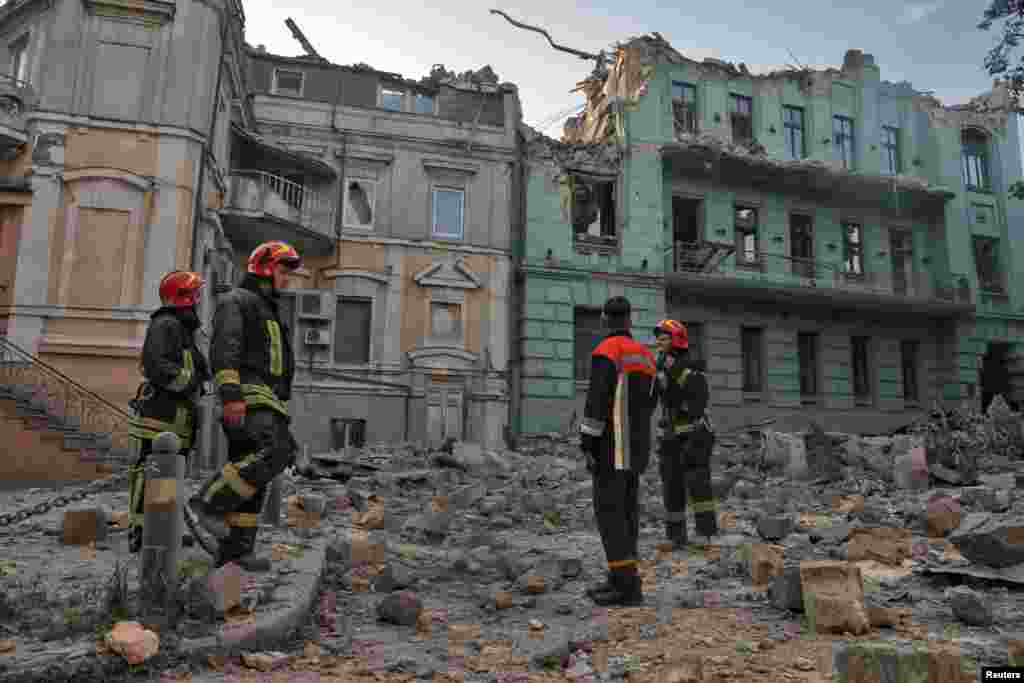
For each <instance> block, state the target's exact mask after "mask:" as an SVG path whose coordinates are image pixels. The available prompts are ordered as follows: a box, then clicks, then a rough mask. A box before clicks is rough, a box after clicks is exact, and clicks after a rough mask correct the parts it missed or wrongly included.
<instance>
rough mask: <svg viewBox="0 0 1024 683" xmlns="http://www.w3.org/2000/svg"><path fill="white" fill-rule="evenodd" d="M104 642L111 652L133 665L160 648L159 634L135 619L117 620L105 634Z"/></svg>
mask: <svg viewBox="0 0 1024 683" xmlns="http://www.w3.org/2000/svg"><path fill="white" fill-rule="evenodd" d="M105 643H106V646H107V648H109V649H110V650H111V651H112V652H114V653H116V654H119V655H121V656H122V657H124V658H125V660H126V661H127V662H128V664H130V665H132V666H135V665H136V664H141V663H142V662H144V661H146V660H147V659H149V658H150V657H152V656H153V655H155V654H156V653H157V651H158V650H159V649H160V636H158V635H157V634H156V633H154V632H153V631H150V630H149V629H145V628H143V627H142V624H140V623H139V622H137V621H119V622H118V623H116V624H115V625H114V628H113V629H111V631H110V633H108V634H107V635H106V638H105Z"/></svg>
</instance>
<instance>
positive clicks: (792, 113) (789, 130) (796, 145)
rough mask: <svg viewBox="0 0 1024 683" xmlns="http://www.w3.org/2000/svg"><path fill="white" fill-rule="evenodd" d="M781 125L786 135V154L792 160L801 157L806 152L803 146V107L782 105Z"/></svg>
mask: <svg viewBox="0 0 1024 683" xmlns="http://www.w3.org/2000/svg"><path fill="white" fill-rule="evenodd" d="M782 127H783V132H784V133H785V136H786V154H787V155H788V156H789V158H790V159H793V160H797V159H803V158H804V156H805V155H806V154H807V151H806V149H805V147H804V110H803V108H802V107H783V108H782Z"/></svg>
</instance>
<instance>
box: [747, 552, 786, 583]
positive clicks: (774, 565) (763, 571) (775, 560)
mask: <svg viewBox="0 0 1024 683" xmlns="http://www.w3.org/2000/svg"><path fill="white" fill-rule="evenodd" d="M784 553H785V548H783V547H781V546H777V545H766V544H764V543H752V544H751V545H750V563H749V570H750V580H751V582H752V583H753V584H754V585H755V586H764V585H766V584H769V583H770V582H771V580H772V578H774V577H776V576H778V575H779V574H781V573H782V571H783V568H784V566H785V565H784V562H783V555H784Z"/></svg>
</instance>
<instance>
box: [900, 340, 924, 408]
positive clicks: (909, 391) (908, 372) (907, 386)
mask: <svg viewBox="0 0 1024 683" xmlns="http://www.w3.org/2000/svg"><path fill="white" fill-rule="evenodd" d="M920 348H921V345H920V343H918V342H917V341H902V342H900V358H901V361H902V363H903V400H904V401H910V402H916V401H919V400H920V399H921V394H920V389H919V387H918V383H917V377H918V370H917V368H918V362H919V359H918V354H919V352H920Z"/></svg>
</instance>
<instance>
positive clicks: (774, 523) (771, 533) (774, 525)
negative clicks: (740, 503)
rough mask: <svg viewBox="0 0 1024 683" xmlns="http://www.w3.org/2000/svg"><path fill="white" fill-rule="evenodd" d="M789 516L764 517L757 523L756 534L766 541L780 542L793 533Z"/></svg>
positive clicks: (791, 520)
mask: <svg viewBox="0 0 1024 683" xmlns="http://www.w3.org/2000/svg"><path fill="white" fill-rule="evenodd" d="M793 526H794V524H793V518H792V517H790V516H789V515H766V516H764V517H762V518H761V519H759V520H758V522H757V533H758V535H760V536H761V538H763V539H765V540H766V541H780V540H782V539H784V538H785V537H786V536H788V535H789V534H790V533H791V532H792V531H793Z"/></svg>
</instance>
